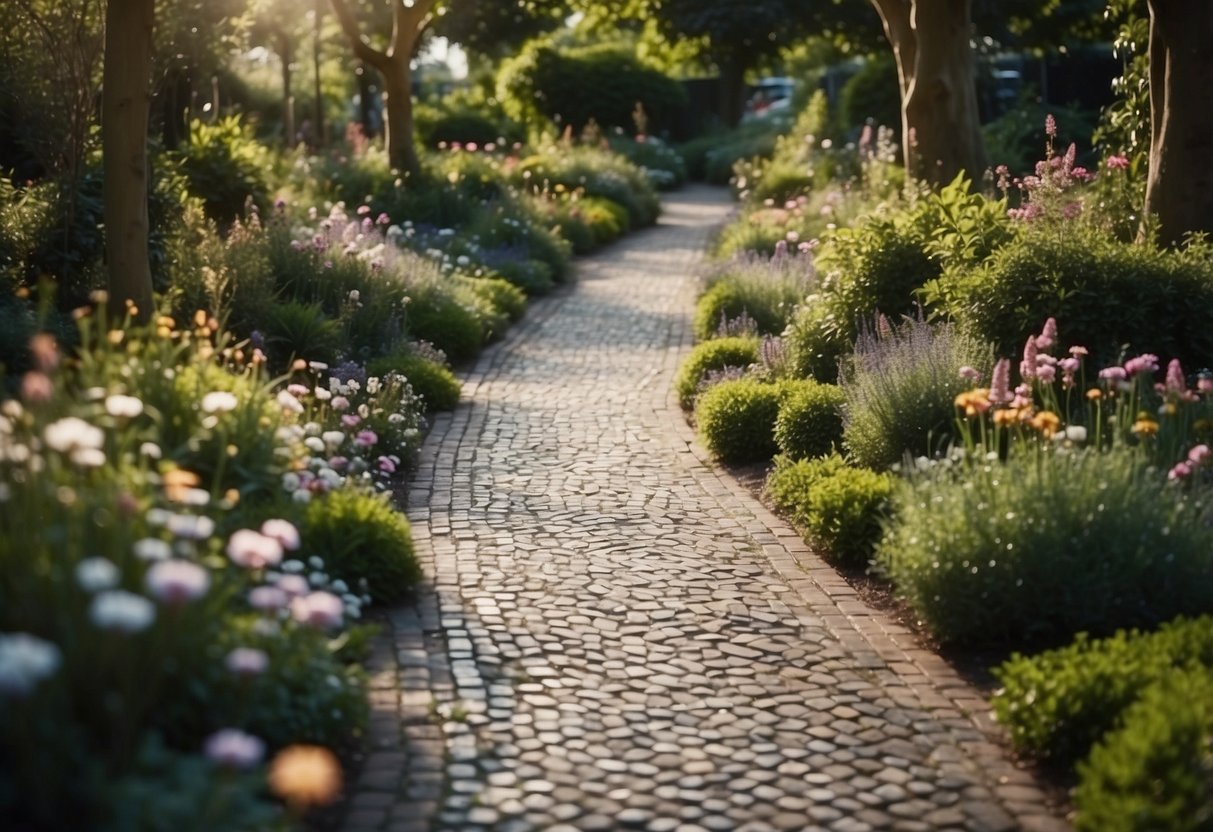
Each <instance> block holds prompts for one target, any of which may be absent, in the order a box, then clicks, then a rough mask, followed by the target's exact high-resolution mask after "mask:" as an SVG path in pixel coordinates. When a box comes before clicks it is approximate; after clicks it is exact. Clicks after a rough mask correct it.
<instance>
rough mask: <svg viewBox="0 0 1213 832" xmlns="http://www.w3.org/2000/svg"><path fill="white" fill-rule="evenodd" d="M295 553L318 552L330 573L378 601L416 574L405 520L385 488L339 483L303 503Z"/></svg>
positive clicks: (399, 592)
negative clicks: (300, 543)
mask: <svg viewBox="0 0 1213 832" xmlns="http://www.w3.org/2000/svg"><path fill="white" fill-rule="evenodd" d="M300 531H301V534H300V537H301V539H302V541H303V546H302V548H301V549H300V551H299V553H298V557H299V558H300V559H302V560H305V561H306V560H307V559H308V558H310V557H313V556H317V557H320V558H321V559H322V560H323V561H324V568H325V570H326V571H327V572H328V574H329V575H331V576H333V577H337V578H340V579H341V580H343V581H345V582H346V583H347V584H349V585H350V586H351V587H360V586H362V583H363V581H365V582H366V588H367V589H366V591H367V592H368V593H369V594H370V596H371V598H372V599H373V600H374V601H375V602H376V603H380V604H386V603H390V602H392V601H398V600H400V598H401V597H403V596H404V594H405V593H406V592H408V591H409V589H411V588H412V587H413V585H414V584H416V583H417V581H419V580H421V566H420V565H419V564H418V563H417V558H416V556H415V555H414V554H413V535H412V530H411V529H410V528H409V521H408V520H407V519H405V516H404V515H403V514H401V513H400V512H399V511H396V510H395V509H394V508H393V507H392V505H391V503H390V501H389V498H388V496H387V495H386V494H379V493H373V492H370V491H363V490H361V489H358V488H342V489H338V490H336V491H332V492H330V493H328V494H326V495H325V496H324V497H322V498H318V499H314V500H312V501H311V502H310V503H308V507H307V511H306V512H305V513H304V515H303V528H302V529H301V530H300Z"/></svg>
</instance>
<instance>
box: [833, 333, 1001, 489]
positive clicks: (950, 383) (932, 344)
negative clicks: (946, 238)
mask: <svg viewBox="0 0 1213 832" xmlns="http://www.w3.org/2000/svg"><path fill="white" fill-rule="evenodd" d="M992 364H993V357H992V354H991V350H990V348H989V346H987V345H985V344H983V343H981V342H980V341H978V340H977V339H975V338H971V337H968V336H965V335H962V334H960V333H958V332H956V331H955V329H954V328H953V327H952V326H950V325H948V324H940V325H932V324H928V323H926V322H925V321H921V320H915V319H912V318H911V319H906V320H905V321H904V322H903V323H901V324H900V325H899V326H896V327H893V326H890V325H889V323H888V321H887V320H886V319H884V318H881V319H879V320H878V322H877V326H876V327H875V328H874V329H873V330H872V331H868V332H864V333H862V334H861V335H860V336H859V339H858V340H857V341H856V342H855V351H854V353H853V354H852V356H851V357H850V358H849V359H847V360H846V361H845V362H844V363H843V369H842V371H841V372H840V385H841V387H842V391H843V394H844V396H845V398H846V404H845V406H844V407H843V424H844V430H843V441H844V443H845V445H846V448H847V453H848V454H849V455H850V457H851V459H852V460H853V461H855V462H856V463H858V464H859V465H863V466H867V467H870V468H876V469H880V468H888V467H889V466H891V465H894V464H895V463H898V462H900V461H901V460H902V459H903V458H904V457H905V455H906V454H909V455H910V456H922V455H924V454H926V455H931V454H934V453H935V452H937V451H939V450H940V449H942V448H945V447H946V446H947V445H948V444H950V443H951V441H952V440H953V439H954V437H955V431H954V425H955V409H954V405H953V400H954V399H955V397H956V395H957V394H958V393H961V392H962V391H964V390H966V389H967V388H968V387H969V386H970V384H971V378H974V377H981V376H983V375H984V374H988V372H989V369H990V367H991V365H992ZM962 370H963V371H965V373H966V374H969V375H970V378H965V377H964V376H962V375H961V371H962Z"/></svg>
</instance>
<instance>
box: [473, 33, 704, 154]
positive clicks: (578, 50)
mask: <svg viewBox="0 0 1213 832" xmlns="http://www.w3.org/2000/svg"><path fill="white" fill-rule="evenodd" d="M588 90H593V93H592V94H587V91H588ZM497 97H498V99H500V100H501V102H502V104H503V105H504V107H505V109H506V112H507V113H508V114H509V115H510V116H511V117H512V118H514V119H515V120H517V121H520V122H522V123H524V124H527V125H528V126H530V127H532V128H533V127H536V126H538V125H537V122H538V121H540V120H541V119H550V120H552V121H554V122H556V123H558V124H560V125H562V126H563V125H568V126H570V127H572V128H573V130H574V131H575V132H580V131H581V130H582V129H584V128H585V127H586V126H587V125H588V124H590V123H591V122H593V123H596V124H597V125H598V126H599V127H601V128H612V127H621V128H624V129H625V130H627V131H628V132H631V131H632V130H633V129H634V124H635V113H636V105H637V103H639V104H641V105H643V108H644V113H645V116H646V117H647V120H648V122H649V124H650V125H651V128H650V129H651V130H652V132H660V131H661V130H663V129H665V128H667V127H668V126H669V125H670V124H671V123H673V120H674V119H675V118H676V117H677V116H678V114H679V113H680V112H681V111H682V109H683V108H684V107H685V106H686V94H685V93H684V92H683V90H682V86H681V85H680V84H679V83H678V82H677V81H674V80H673V79H672V78H669V77H667V76H666V75H665V74H664V73H662V72H661V71H660V70H656V69H653V68H651V67H649V66H646V65H645V64H644V63H642V62H641V61H640V60H639V59H637V57H636V56H635V55H634V54H632V53H631V52H629V51H627V50H626V49H621V48H619V47H618V46H615V45H612V44H604V45H601V46H588V47H575V48H570V49H557V48H554V47H552V46H550V45H547V44H546V43H544V42H542V41H537V42H534V43H532V44H531V45H529V46H527V47H526V48H524V49H523V50H522V51H521V52H520V53H519V54H518V55H517V56H516V57H514V58H511V59H510V60H507V61H506V62H504V63H503V64H502V66H501V69H500V71H499V72H498V74H497Z"/></svg>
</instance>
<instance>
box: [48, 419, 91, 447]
mask: <svg viewBox="0 0 1213 832" xmlns="http://www.w3.org/2000/svg"><path fill="white" fill-rule="evenodd" d="M43 438H44V439H45V440H46V444H47V445H48V446H49V447H50V448H51V449H53V450H56V451H58V452H59V453H68V452H69V451H74V450H77V449H80V448H85V449H92V450H95V449H98V448H100V447H101V446H102V444H104V442H105V434H104V433H103V432H102V431H101V429H100V428H98V427H94V426H93V425H90V424H89V423H88V422H86V421H84V420H83V419H77V418H76V417H75V416H68V417H67V418H66V419H60V420H59V421H57V422H52V423H51V424H49V425H47V426H46V430H45V431H44V432H43Z"/></svg>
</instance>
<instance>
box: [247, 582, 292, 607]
mask: <svg viewBox="0 0 1213 832" xmlns="http://www.w3.org/2000/svg"><path fill="white" fill-rule="evenodd" d="M289 600H290V598H289V597H288V596H287V594H286V592H284V591H283V590H282V589H280V588H278V587H276V586H259V587H257V588H256V589H253V590H252V591H250V592H249V594H248V602H249V605H250V606H251V607H252V608H253V609H255V610H261V611H262V612H274V611H275V610H280V609H282V608H283V607H285V606H286V604H287V601H289Z"/></svg>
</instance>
